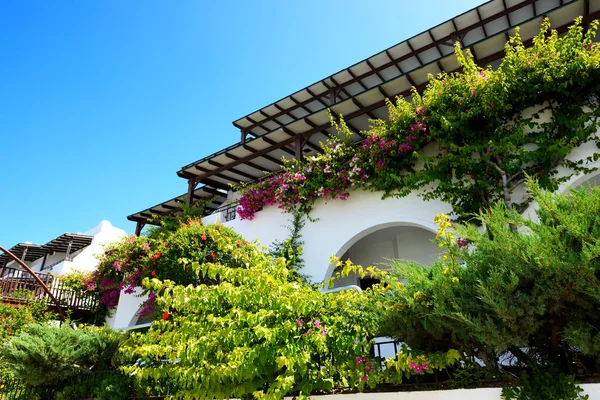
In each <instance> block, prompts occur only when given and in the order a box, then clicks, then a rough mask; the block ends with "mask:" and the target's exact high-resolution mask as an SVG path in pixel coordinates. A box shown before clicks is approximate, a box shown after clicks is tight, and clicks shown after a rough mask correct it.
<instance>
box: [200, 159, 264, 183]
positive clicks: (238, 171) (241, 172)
mask: <svg viewBox="0 0 600 400" xmlns="http://www.w3.org/2000/svg"><path fill="white" fill-rule="evenodd" d="M208 163H209V164H210V165H212V166H215V167H218V168H220V167H223V164H221V163H218V162H216V161H213V160H208ZM227 171H228V172H231V173H234V174H237V175H239V176H243V177H244V178H248V179H250V180H256V179H258V178H259V177H258V176H254V175H250V174H248V173H246V172H244V171H241V170H239V169H237V168H228V169H227ZM231 179H235V178H231Z"/></svg>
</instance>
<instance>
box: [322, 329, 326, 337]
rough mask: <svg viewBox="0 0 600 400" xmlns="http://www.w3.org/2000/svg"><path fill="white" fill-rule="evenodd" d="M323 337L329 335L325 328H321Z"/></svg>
mask: <svg viewBox="0 0 600 400" xmlns="http://www.w3.org/2000/svg"><path fill="white" fill-rule="evenodd" d="M321 335H323V336H325V335H327V331H326V330H325V328H321Z"/></svg>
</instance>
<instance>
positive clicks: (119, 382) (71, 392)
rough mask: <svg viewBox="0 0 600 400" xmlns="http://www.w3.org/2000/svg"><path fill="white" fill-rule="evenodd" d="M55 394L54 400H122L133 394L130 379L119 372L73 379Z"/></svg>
mask: <svg viewBox="0 0 600 400" xmlns="http://www.w3.org/2000/svg"><path fill="white" fill-rule="evenodd" d="M75 381H76V382H75V383H71V384H69V385H68V386H67V387H65V388H64V389H61V390H59V391H58V392H57V393H56V400H73V399H88V398H92V399H94V400H123V399H125V398H128V397H129V396H130V395H131V394H133V389H132V384H131V378H130V377H128V376H126V375H123V374H122V373H119V372H113V373H111V374H105V375H101V376H99V377H94V376H89V375H88V376H84V377H83V378H81V379H75Z"/></svg>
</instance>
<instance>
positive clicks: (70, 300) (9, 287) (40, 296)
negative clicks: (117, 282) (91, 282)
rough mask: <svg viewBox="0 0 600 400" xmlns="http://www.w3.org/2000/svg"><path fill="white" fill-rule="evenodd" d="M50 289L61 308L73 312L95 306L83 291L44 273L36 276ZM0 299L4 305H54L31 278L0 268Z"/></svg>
mask: <svg viewBox="0 0 600 400" xmlns="http://www.w3.org/2000/svg"><path fill="white" fill-rule="evenodd" d="M36 275H37V276H38V277H39V278H40V280H41V281H42V282H43V283H44V284H45V285H46V286H47V287H48V288H50V292H51V293H52V295H54V297H56V299H58V301H59V302H60V304H61V305H62V306H64V307H65V308H69V309H75V310H91V309H93V308H94V307H95V306H96V299H95V297H94V296H93V295H92V294H91V293H88V292H86V291H85V290H76V289H72V288H70V287H68V286H67V285H65V283H64V282H62V281H61V280H60V278H58V277H56V276H53V275H50V274H44V273H37V274H36ZM0 299H1V301H2V302H4V303H11V304H27V303H29V302H31V301H40V300H41V301H43V302H45V303H47V304H48V306H50V307H52V306H54V303H53V301H52V299H51V298H50V296H49V295H48V293H47V292H45V291H44V290H43V288H42V286H41V285H40V283H39V282H37V281H36V280H35V279H34V278H33V276H32V275H31V274H30V273H29V272H27V271H24V270H21V269H17V268H10V267H4V268H0Z"/></svg>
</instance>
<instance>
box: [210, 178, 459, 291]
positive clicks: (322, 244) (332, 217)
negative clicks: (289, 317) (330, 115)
mask: <svg viewBox="0 0 600 400" xmlns="http://www.w3.org/2000/svg"><path fill="white" fill-rule="evenodd" d="M381 196H382V193H380V192H376V193H374V192H366V191H362V190H357V191H354V192H352V193H351V195H350V197H349V198H348V200H346V201H341V200H331V201H328V202H326V201H324V200H323V199H321V200H318V201H317V202H316V204H315V207H314V210H313V211H312V213H311V217H313V218H316V219H317V221H316V222H310V221H307V223H306V226H305V227H304V229H303V230H302V239H303V240H304V254H303V258H304V262H305V265H306V268H305V270H304V273H306V274H307V275H309V276H310V277H311V279H312V280H313V281H315V282H319V281H322V280H324V279H326V278H328V277H329V276H331V273H332V268H331V266H330V265H329V257H330V256H331V255H336V256H338V257H341V256H343V255H344V254H345V253H346V252H347V251H348V250H349V249H350V248H351V247H352V245H354V244H355V243H357V242H358V241H359V240H361V239H362V238H364V237H366V236H367V235H369V234H371V233H374V232H377V231H379V230H381V229H385V228H390V227H395V226H406V227H415V228H420V229H422V230H424V231H429V232H436V227H435V225H434V223H433V218H434V216H435V214H437V213H439V212H451V207H450V206H449V205H448V204H445V203H443V202H441V201H436V200H434V201H424V200H423V199H422V198H421V197H419V196H418V195H417V193H412V194H410V195H409V196H407V197H404V198H399V199H397V198H388V199H386V200H384V201H382V200H381ZM216 219H217V216H215V215H210V216H208V217H206V218H205V219H204V221H205V222H206V223H211V222H215V221H216ZM289 219H290V215H289V214H285V213H282V212H281V210H280V209H278V208H277V207H275V206H272V207H267V208H265V209H264V210H262V211H260V212H258V213H256V216H255V218H254V219H253V220H252V221H242V220H240V219H235V220H233V221H229V222H223V223H224V224H225V225H227V226H231V227H232V228H233V229H234V230H235V231H236V232H238V233H240V234H241V235H242V236H244V237H245V238H246V239H249V240H254V239H258V240H259V241H260V242H261V243H262V244H263V245H269V244H270V243H272V242H273V240H275V239H284V238H286V237H287V236H288V235H289V232H288V231H287V229H286V228H285V226H286V225H289ZM423 237H425V236H423ZM429 244H430V243H429V241H427V243H423V244H422V246H425V247H428V246H429ZM413 256H414V253H413V254H411V255H410V256H406V257H403V256H402V255H401V256H400V258H407V259H414V258H413ZM351 258H352V257H351ZM425 258H427V259H429V258H428V256H425ZM423 261H425V260H423Z"/></svg>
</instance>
